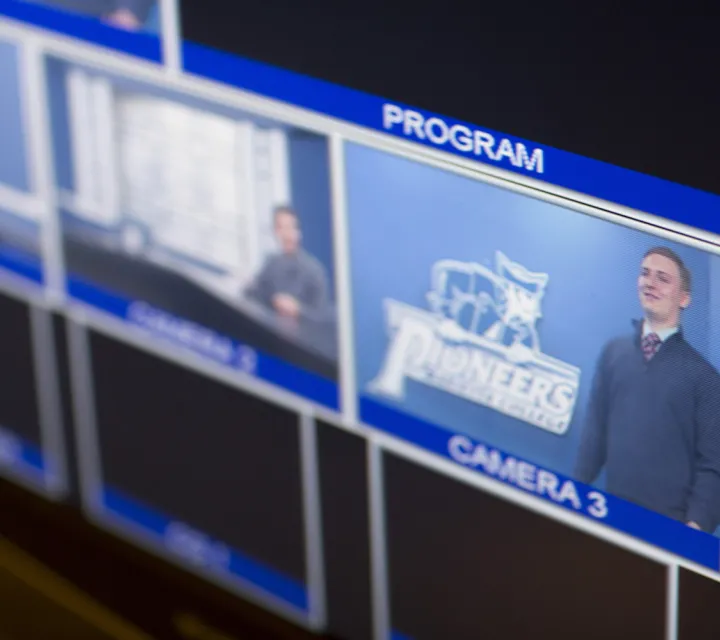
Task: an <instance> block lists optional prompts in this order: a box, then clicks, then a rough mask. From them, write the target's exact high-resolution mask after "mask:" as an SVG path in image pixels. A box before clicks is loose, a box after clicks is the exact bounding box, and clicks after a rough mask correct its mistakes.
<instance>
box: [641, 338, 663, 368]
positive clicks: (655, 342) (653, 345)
mask: <svg viewBox="0 0 720 640" xmlns="http://www.w3.org/2000/svg"><path fill="white" fill-rule="evenodd" d="M661 344H662V340H660V336H659V335H658V334H657V333H648V334H647V335H646V336H643V339H642V344H641V346H642V352H643V355H644V356H645V361H646V362H650V360H652V357H653V356H654V355H655V354H656V353H657V352H658V349H659V348H660V345H661Z"/></svg>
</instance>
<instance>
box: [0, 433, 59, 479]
mask: <svg viewBox="0 0 720 640" xmlns="http://www.w3.org/2000/svg"><path fill="white" fill-rule="evenodd" d="M45 458H46V456H45V455H44V453H43V451H42V449H41V448H40V447H39V446H38V445H36V444H35V443H33V442H30V441H29V440H27V439H25V438H23V437H21V436H19V435H17V434H16V433H15V432H14V431H12V430H11V429H7V428H5V427H0V466H2V467H3V468H4V469H6V470H7V473H8V474H10V475H15V476H17V477H20V478H24V479H26V480H29V481H31V482H33V483H34V484H37V485H40V486H42V487H44V486H45V484H46V480H47V478H46V476H47V472H48V468H47V467H48V464H47V460H46V459H45Z"/></svg>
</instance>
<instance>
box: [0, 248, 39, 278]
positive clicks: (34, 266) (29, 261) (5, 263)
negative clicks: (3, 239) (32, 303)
mask: <svg viewBox="0 0 720 640" xmlns="http://www.w3.org/2000/svg"><path fill="white" fill-rule="evenodd" d="M0 268H2V269H5V270H6V271H11V272H12V273H14V274H15V275H18V276H21V277H23V278H25V279H26V280H30V281H31V282H33V283H35V284H39V285H42V284H44V282H45V275H44V273H43V265H42V262H41V260H40V258H39V257H38V256H37V255H35V254H32V253H29V252H25V251H22V250H21V249H17V248H14V247H10V246H7V245H0Z"/></svg>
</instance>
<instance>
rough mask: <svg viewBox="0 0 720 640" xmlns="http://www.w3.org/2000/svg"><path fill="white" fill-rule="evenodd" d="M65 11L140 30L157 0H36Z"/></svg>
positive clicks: (128, 28) (115, 25) (129, 29)
mask: <svg viewBox="0 0 720 640" xmlns="http://www.w3.org/2000/svg"><path fill="white" fill-rule="evenodd" d="M35 1H36V2H37V3H38V4H44V5H47V6H50V7H55V8H57V9H64V10H65V11H75V12H77V13H82V14H85V15H88V16H93V17H96V18H98V19H99V20H103V21H104V22H107V23H109V24H111V25H112V26H114V27H117V28H118V29H127V30H128V31H138V30H140V29H142V28H143V25H144V24H145V21H146V20H147V18H148V15H149V14H150V11H151V9H152V8H153V6H154V5H155V2H156V0H35Z"/></svg>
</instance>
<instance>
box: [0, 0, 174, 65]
mask: <svg viewBox="0 0 720 640" xmlns="http://www.w3.org/2000/svg"><path fill="white" fill-rule="evenodd" d="M0 14H3V15H5V16H7V17H8V18H14V19H16V20H22V21H23V22H28V23H30V24H33V25H35V26H37V27H42V28H44V29H50V30H52V31H57V32H59V33H62V34H65V35H68V36H73V37H75V38H80V39H82V40H87V41H88V42H92V43H93V44H97V45H101V46H103V47H109V48H111V49H116V50H118V51H122V52H123V53H129V54H131V55H133V56H137V57H139V58H144V59H146V60H151V61H153V62H161V61H162V53H161V47H160V39H159V38H158V37H157V36H156V35H153V34H149V33H142V32H140V33H139V32H131V31H125V30H123V29H117V28H115V27H111V26H109V25H107V24H104V23H103V22H101V21H100V20H98V19H97V18H94V17H89V16H83V15H78V14H75V13H71V12H67V11H62V10H59V9H55V8H52V7H45V6H42V5H40V4H34V3H33V2H21V1H18V0H0Z"/></svg>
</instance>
